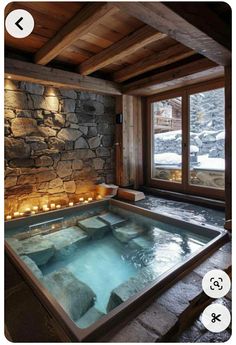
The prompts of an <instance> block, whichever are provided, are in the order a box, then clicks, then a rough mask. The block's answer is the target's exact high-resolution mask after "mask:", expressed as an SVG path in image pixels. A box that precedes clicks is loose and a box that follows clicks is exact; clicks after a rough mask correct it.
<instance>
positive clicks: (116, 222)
mask: <svg viewBox="0 0 236 345" xmlns="http://www.w3.org/2000/svg"><path fill="white" fill-rule="evenodd" d="M98 219H100V220H102V221H103V222H104V223H106V224H108V225H110V226H111V227H114V228H115V227H119V226H122V225H124V224H125V223H126V222H127V220H126V219H124V218H122V217H121V216H119V215H118V214H115V213H113V212H107V213H105V214H102V215H101V216H98Z"/></svg>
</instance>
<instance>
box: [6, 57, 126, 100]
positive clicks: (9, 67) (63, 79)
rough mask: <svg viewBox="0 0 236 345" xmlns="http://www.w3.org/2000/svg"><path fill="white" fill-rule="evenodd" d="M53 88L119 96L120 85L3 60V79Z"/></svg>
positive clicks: (44, 67)
mask: <svg viewBox="0 0 236 345" xmlns="http://www.w3.org/2000/svg"><path fill="white" fill-rule="evenodd" d="M9 76H10V77H11V78H12V79H15V80H20V81H29V82H32V83H39V84H44V85H51V86H55V87H63V88H70V89H78V90H82V91H91V92H96V93H99V94H109V95H121V90H120V85H119V84H116V83H114V82H111V81H107V80H103V79H99V78H93V77H84V76H81V75H79V74H78V73H74V72H68V71H63V70H60V69H56V68H50V67H46V66H41V65H36V64H33V63H29V62H24V61H20V60H15V59H10V58H6V59H5V77H6V78H8V77H9Z"/></svg>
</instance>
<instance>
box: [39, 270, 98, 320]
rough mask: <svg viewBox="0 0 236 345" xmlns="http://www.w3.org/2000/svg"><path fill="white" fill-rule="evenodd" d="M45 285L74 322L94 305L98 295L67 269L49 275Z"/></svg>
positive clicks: (45, 279)
mask: <svg viewBox="0 0 236 345" xmlns="http://www.w3.org/2000/svg"><path fill="white" fill-rule="evenodd" d="M44 285H45V286H46V287H47V288H48V290H49V291H50V292H51V294H52V295H53V296H54V297H55V298H56V300H57V301H58V303H60V304H61V306H62V307H63V308H64V309H65V311H66V312H67V313H68V314H69V316H70V317H71V318H72V320H74V321H76V320H78V319H79V318H80V317H81V316H82V315H84V314H85V313H86V312H87V311H88V310H89V309H90V308H91V307H92V306H93V305H94V301H95V297H96V295H95V293H94V292H93V290H92V289H91V288H90V287H89V286H88V285H86V284H85V283H83V282H82V281H80V280H78V279H77V278H76V277H75V276H74V275H73V274H72V273H71V272H70V271H69V270H68V269H67V268H62V269H60V270H59V271H56V272H53V273H50V274H48V275H47V276H46V277H45V278H44Z"/></svg>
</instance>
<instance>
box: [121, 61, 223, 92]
mask: <svg viewBox="0 0 236 345" xmlns="http://www.w3.org/2000/svg"><path fill="white" fill-rule="evenodd" d="M216 66H217V65H216V63H214V62H213V61H210V60H208V59H207V58H200V59H198V60H196V61H194V62H189V63H187V64H184V65H181V66H178V67H174V68H171V69H168V70H167V71H164V72H161V73H157V74H154V75H152V76H150V77H146V78H143V79H140V80H138V81H135V82H132V83H129V84H127V85H125V86H124V87H123V89H122V90H123V93H126V94H131V95H137V94H142V92H143V91H144V90H145V88H150V87H152V86H154V87H157V85H158V84H163V83H167V82H169V83H172V84H174V83H175V82H176V80H177V79H180V78H183V77H186V76H191V75H193V74H195V73H198V72H202V71H205V70H208V69H211V68H215V67H216Z"/></svg>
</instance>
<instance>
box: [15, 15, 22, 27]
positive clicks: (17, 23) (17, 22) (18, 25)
mask: <svg viewBox="0 0 236 345" xmlns="http://www.w3.org/2000/svg"><path fill="white" fill-rule="evenodd" d="M22 20H23V17H20V19H18V20H17V21H16V22H15V25H16V26H17V27H18V28H19V29H20V30H23V28H22V26H21V25H20V22H21V21H22Z"/></svg>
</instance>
